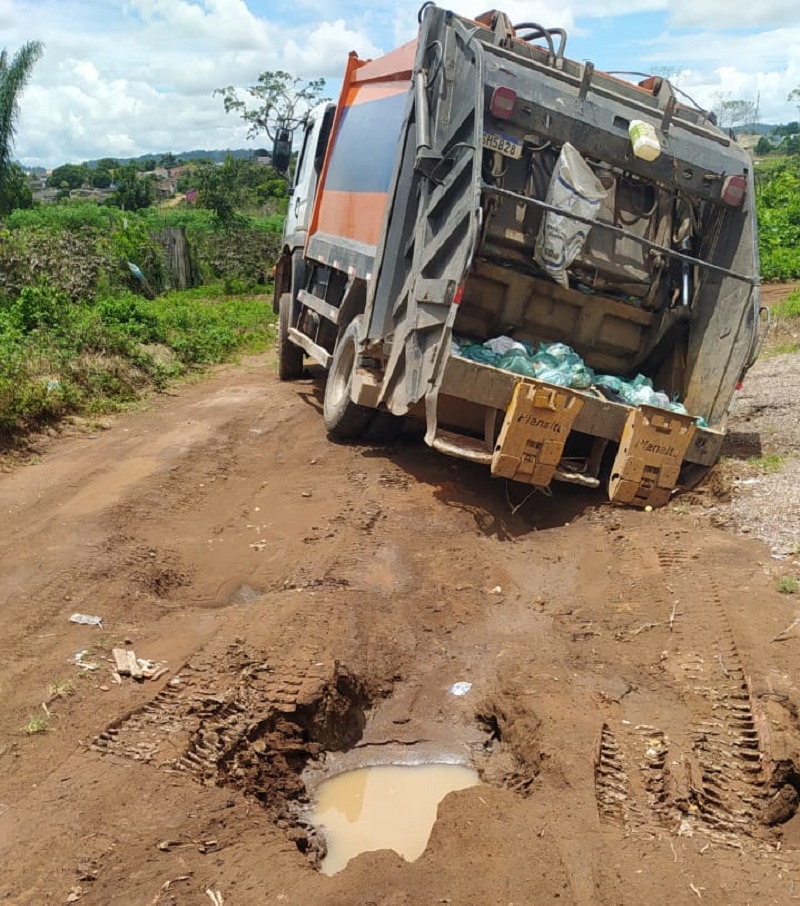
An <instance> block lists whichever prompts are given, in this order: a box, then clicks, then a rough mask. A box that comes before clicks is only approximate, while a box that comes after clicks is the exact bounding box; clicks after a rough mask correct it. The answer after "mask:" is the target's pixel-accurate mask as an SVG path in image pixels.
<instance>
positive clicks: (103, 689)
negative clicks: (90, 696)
mask: <svg viewBox="0 0 800 906" xmlns="http://www.w3.org/2000/svg"><path fill="white" fill-rule="evenodd" d="M97 688H98V689H99V690H100V691H101V692H110V691H111V686H106V685H105V684H103V685H102V686H98V687H97Z"/></svg>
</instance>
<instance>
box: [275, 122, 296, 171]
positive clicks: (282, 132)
mask: <svg viewBox="0 0 800 906" xmlns="http://www.w3.org/2000/svg"><path fill="white" fill-rule="evenodd" d="M291 159H292V130H291V129H278V131H277V133H276V134H275V142H274V144H273V146H272V166H273V167H275V169H276V170H277V171H278V172H279V173H286V172H287V170H288V169H289V163H290V161H291Z"/></svg>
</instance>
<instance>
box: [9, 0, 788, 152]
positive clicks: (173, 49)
mask: <svg viewBox="0 0 800 906" xmlns="http://www.w3.org/2000/svg"><path fill="white" fill-rule="evenodd" d="M439 2H441V3H442V4H443V5H446V6H448V7H450V8H453V9H454V10H455V11H456V12H459V13H462V14H465V15H469V16H475V15H477V14H479V13H481V12H483V11H485V9H487V8H489V7H491V6H492V5H493V4H492V3H487V2H486V0H454V2H452V3H447V2H446V0H439ZM420 3H421V0H371V2H370V4H369V5H368V6H364V5H363V4H360V3H358V4H357V3H356V0H334V2H331V0H293V2H292V3H289V2H281V3H278V2H276V0H0V29H2V39H0V40H1V43H0V46H5V47H7V48H8V49H9V50H10V51H11V52H13V51H14V50H15V49H16V48H17V47H18V46H19V45H20V44H22V43H23V42H24V41H26V40H29V39H32V38H37V39H41V40H43V41H44V42H45V45H46V52H45V56H44V58H43V59H42V60H41V61H40V62H39V63H38V64H37V66H36V69H35V71H34V77H33V79H32V82H31V84H30V86H29V87H28V89H27V91H26V93H25V95H24V96H23V98H22V104H21V107H22V116H21V121H20V123H19V130H18V135H19V138H18V143H17V149H16V150H17V154H18V156H19V157H20V158H21V159H22V160H23V161H24V162H26V163H31V164H33V163H43V164H46V165H49V166H54V165H57V164H59V163H63V162H64V161H67V160H69V161H79V160H85V159H87V158H93V157H106V156H128V155H133V154H140V153H161V152H164V151H168V150H172V151H181V150H190V149H193V148H226V147H229V148H235V147H245V146H247V143H246V138H245V127H244V124H243V123H242V122H241V120H240V119H239V118H238V117H237V116H235V115H226V114H225V112H224V108H223V105H222V103H221V100H220V98H219V97H214V96H213V92H214V89H215V88H218V87H220V86H224V85H229V84H231V85H240V86H245V85H250V84H253V83H254V82H255V80H256V78H257V76H258V75H259V73H261V72H263V71H265V70H269V69H285V70H287V71H289V72H292V73H294V74H296V75H298V76H300V77H301V78H304V79H312V78H319V77H325V78H326V79H327V80H328V86H327V90H326V93H327V94H330V95H333V96H335V95H336V93H337V91H338V80H339V78H340V75H341V73H342V71H343V69H344V64H345V60H346V57H347V54H348V53H349V52H350V51H351V50H355V51H357V52H358V53H359V54H360V55H361V56H373V57H374V56H377V55H379V54H380V53H382V52H384V51H387V50H390V49H391V48H392V47H394V46H397V45H398V44H400V43H403V42H404V41H406V40H408V39H410V38H411V37H413V35H414V34H415V33H416V25H417V12H418V9H419V6H420ZM496 5H497V6H499V7H501V8H503V9H504V10H505V11H506V12H507V13H508V14H509V16H510V18H511V19H512V21H514V22H520V21H535V22H540V23H541V24H543V25H545V26H560V27H565V28H567V29H568V30H569V31H570V33H571V36H572V39H571V40H572V47H571V48H570V46H569V45H568V47H567V53H568V54H572V55H574V56H575V57H576V58H577V59H583V58H584V57H588V58H591V59H594V61H595V62H596V63H597V64H598V65H600V66H606V67H608V68H624V69H652V67H653V66H659V65H660V66H670V67H676V68H679V69H681V70H683V71H684V75H683V76H682V77H681V79H680V81H679V84H680V86H681V87H684V88H685V89H686V90H687V91H689V93H691V94H697V96H698V98H697V99H698V101H700V102H701V103H704V104H708V103H709V102H710V101H711V100H712V99H713V96H714V94H715V93H717V92H720V91H722V92H731V96H733V97H742V98H743V99H751V100H755V96H754V95H755V94H756V93H757V92H759V91H760V93H761V109H762V113H763V115H764V117H765V118H767V119H771V120H773V121H780V120H784V121H785V120H787V119H793V118H795V117H796V115H797V113H796V109H795V106H794V105H793V104H790V103H787V102H786V95H787V94H788V92H789V91H790V90H791V89H792V88H794V87H797V86H800V16H799V15H798V13H797V12H795V11H794V7H795V5H796V0H762V2H761V3H760V4H758V5H756V4H751V5H750V6H749V7H746V8H742V9H739V8H737V9H736V17H737V19H736V22H732V21H731V22H729V21H728V19H729V17H730V16H731V13H730V12H729V6H728V0H691V2H690V0H599V2H598V0H564V2H561V0H530V2H528V0H507V2H504V3H497V4H496ZM633 13H638V14H639V15H638V16H632V15H631V14H633ZM726 17H727V18H726ZM781 17H782V19H781ZM643 23H645V24H643ZM646 23H650V24H649V25H647V24H646ZM747 23H751V24H754V25H758V26H759V27H758V28H756V29H753V28H751V29H750V31H751V32H752V33H751V34H749V35H748V34H747V33H746V32H744V31H742V30H741V28H742V26H743V25H744V24H747ZM769 23H778V24H776V25H775V27H772V26H771V25H770V24H769ZM727 25H730V26H736V28H737V29H740V30H739V31H725V30H722V31H721V30H720V28H721V26H727ZM648 28H649V31H648ZM683 29H688V31H683ZM620 57H621V58H622V59H620ZM623 64H624V65H623ZM257 144H258V141H257V142H255V143H252V146H253V147H255V146H256V145H257ZM262 144H263V142H262Z"/></svg>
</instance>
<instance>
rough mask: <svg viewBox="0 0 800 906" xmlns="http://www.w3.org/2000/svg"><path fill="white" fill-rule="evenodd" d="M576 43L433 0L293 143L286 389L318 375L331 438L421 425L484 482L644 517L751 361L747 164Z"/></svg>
mask: <svg viewBox="0 0 800 906" xmlns="http://www.w3.org/2000/svg"><path fill="white" fill-rule="evenodd" d="M566 40H567V35H566V33H565V31H564V30H562V29H559V28H548V27H544V26H542V25H540V24H538V23H535V22H519V23H514V22H512V21H511V20H510V19H509V17H508V16H507V15H505V14H504V13H503V12H500V11H498V10H493V11H490V12H487V13H485V14H483V15H481V16H479V17H477V18H476V19H474V20H472V19H468V18H465V17H463V16H460V15H456V14H454V13H452V12H449V11H447V10H445V9H442V8H439V7H438V6H436V5H434V4H433V3H426V4H425V5H424V6H423V7H422V9H421V10H420V13H419V30H418V34H417V37H416V39H415V40H413V41H412V42H410V43H408V44H406V45H404V46H402V47H399V48H397V49H396V50H393V51H391V52H389V53H387V54H386V55H384V56H382V57H379V58H377V59H369V60H366V59H360V58H359V57H358V56H357V55H356V54H355V53H351V54H350V56H349V58H348V60H347V64H346V67H345V71H344V76H343V81H342V88H341V93H340V95H339V99H338V102H337V103H336V104H333V103H323V104H321V105H320V106H319V107H318V108H317V109H315V110H314V111H313V112H312V114H311V115H310V116H309V117H308V120H307V122H306V124H305V128H304V129H303V131H302V135H300V136H295V137H294V141H295V145H296V146H298V147H299V151H298V153H297V159H296V164H295V169H294V181H293V191H292V195H291V198H290V202H289V213H288V216H287V219H286V225H285V230H284V237H283V243H282V252H281V255H280V257H279V260H278V264H277V267H276V274H275V277H276V279H275V297H274V307H275V309H276V312H277V314H278V337H277V342H278V366H279V376H280V378H281V379H283V380H293V379H297V378H299V377H300V376H301V375H302V374H303V372H304V367H305V359H306V357H308V358H310V359H311V360H313V361H314V362H316V363H318V365H320V366H322V368H323V369H325V370H326V372H327V375H326V383H325V390H324V404H323V418H324V424H325V427H326V428H327V431H328V432H329V434H330V435H331V436H332V437H333V438H340V439H351V440H355V439H358V438H359V437H362V436H363V435H364V434H365V432H368V433H369V434H370V436H378V435H380V434H381V433H391V432H392V430H393V428H396V427H397V426H398V425H399V424H402V422H401V420H402V419H406V418H413V419H417V420H418V421H419V422H421V423H422V425H423V426H424V436H425V442H426V443H427V444H429V445H430V446H431V447H433V448H434V449H436V450H439V451H441V452H442V453H444V454H448V455H450V456H454V457H460V458H462V459H466V460H469V461H472V462H475V463H480V464H482V465H484V466H486V467H487V468H488V469H490V471H491V473H492V474H493V475H495V476H498V477H501V478H506V479H510V480H512V481H516V482H521V483H523V484H529V485H534V486H536V487H539V488H547V487H548V486H549V485H550V484H551V482H553V481H566V482H572V483H577V484H580V485H585V486H588V487H594V488H599V487H604V488H605V489H606V491H607V493H608V497H609V498H610V500H611V501H613V502H615V503H619V504H628V505H634V506H640V507H648V506H653V507H656V506H660V505H663V504H664V503H665V502H667V501H668V500H669V499H670V497H671V496H672V495H673V494H674V493H675V492H676V491H677V490H680V489H681V488H684V487H687V486H691V485H692V484H694V483H696V482H697V481H698V480H700V479H701V478H702V476H703V475H704V474H705V472H706V471H707V470H708V469H709V468H710V467H711V466H712V465H713V464H714V462H715V461H716V459H717V458H718V456H719V453H720V448H721V445H722V441H723V437H724V430H725V419H726V413H727V411H728V408H729V406H730V404H731V401H732V398H733V395H734V392H735V390H736V388H737V385H738V384H739V383H740V381H741V380H742V379H743V377H744V375H745V373H746V371H747V369H748V368H749V367H750V366H751V365H752V363H753V361H754V358H755V356H756V354H757V348H758V344H759V337H760V301H759V285H760V284H759V276H758V271H759V262H758V251H757V242H756V222H755V208H754V192H753V173H752V169H751V161H750V158H749V156H748V154H747V153H746V152H745V151H744V150H743V149H742V148H741V147H740V146H739V145H738V144H737V142H736V140H735V137H734V136H733V135H732V134H730V133H729V132H726V131H724V130H722V129H720V128H718V127H717V125H716V122H715V119H714V117H713V115H712V114H709V113H708V112H706V111H705V110H703V109H701V108H700V107H699V106H698V105H696V104H695V103H694V102H693V101H692V100H691V99H690V98H689V97H688V96H686V95H684V94H683V93H682V92H680V91H679V90H678V89H677V88H676V87H674V86H673V85H672V84H671V83H670V82H669V81H668V80H667V79H664V78H659V77H649V76H647V75H646V74H644V75H639V74H629V73H614V72H601V71H599V70H598V69H596V68H595V67H594V66H593V64H592V63H590V62H576V61H574V60H571V59H569V58H568V57H567V56H566V55H565V45H566ZM291 138H292V137H291V136H289V135H288V134H286V133H284V134H282V135H281V142H280V143H278V142H276V147H275V150H274V160H275V162H276V163H278V165H279V166H283V167H286V166H287V164H288V159H289V151H290V150H291V147H292V146H291ZM298 138H299V142H298ZM279 144H280V145H281V146H280V147H279Z"/></svg>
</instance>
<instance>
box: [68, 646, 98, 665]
mask: <svg viewBox="0 0 800 906" xmlns="http://www.w3.org/2000/svg"><path fill="white" fill-rule="evenodd" d="M88 655H89V651H88V649H86V648H84V650H83V651H78V652H77V653H76V654H75V655H73V658H72V660H73V661H74V662H75V663H76V664H77V665H78V666H79V667H80V668H81V670H99V669H100V665H99V664H95V663H93V662H92V661H85V660H84V658H85V657H88Z"/></svg>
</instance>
